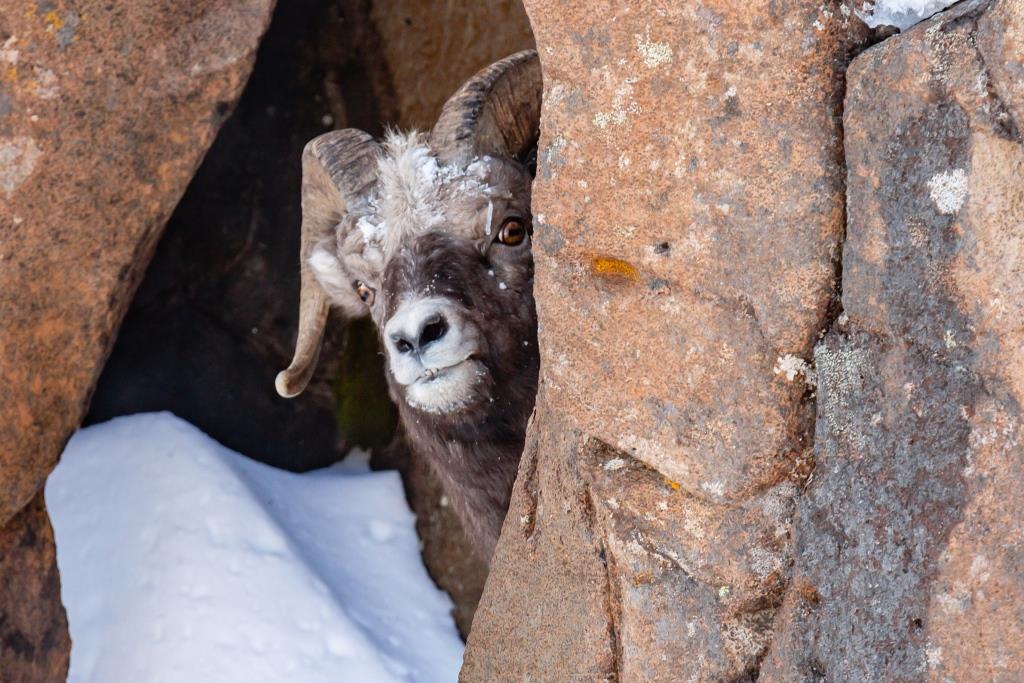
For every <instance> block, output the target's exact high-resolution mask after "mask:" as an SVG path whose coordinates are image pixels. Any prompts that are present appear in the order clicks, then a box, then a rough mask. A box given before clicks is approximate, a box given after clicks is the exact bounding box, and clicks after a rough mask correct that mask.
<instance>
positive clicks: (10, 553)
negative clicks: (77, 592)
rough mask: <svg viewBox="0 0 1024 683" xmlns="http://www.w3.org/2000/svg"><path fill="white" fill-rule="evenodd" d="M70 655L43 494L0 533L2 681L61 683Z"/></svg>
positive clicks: (50, 530) (51, 535)
mask: <svg viewBox="0 0 1024 683" xmlns="http://www.w3.org/2000/svg"><path fill="white" fill-rule="evenodd" d="M70 652H71V642H70V640H69V639H68V632H67V618H66V617H65V615H64V607H63V606H62V605H61V602H60V577H59V576H58V574H57V557H56V551H55V548H54V544H53V530H52V529H50V520H49V518H48V517H47V516H46V507H45V506H44V504H43V494H42V492H41V491H40V492H39V493H38V494H37V495H36V497H35V498H33V499H32V502H30V503H29V504H28V505H27V506H26V507H25V508H24V509H22V510H21V512H19V513H18V514H16V515H15V516H14V517H13V518H12V519H11V520H10V521H9V522H8V523H7V525H6V526H5V527H4V528H2V529H0V674H2V676H0V679H2V680H3V681H4V683H58V682H60V681H63V680H64V679H65V678H67V673H68V655H69V654H70Z"/></svg>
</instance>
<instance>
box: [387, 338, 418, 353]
mask: <svg viewBox="0 0 1024 683" xmlns="http://www.w3.org/2000/svg"><path fill="white" fill-rule="evenodd" d="M391 341H393V342H394V343H395V348H396V349H398V352H399V353H410V352H412V350H413V345H412V344H411V343H409V340H407V339H403V338H402V337H399V336H394V337H392V338H391Z"/></svg>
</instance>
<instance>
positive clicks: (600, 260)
mask: <svg viewBox="0 0 1024 683" xmlns="http://www.w3.org/2000/svg"><path fill="white" fill-rule="evenodd" d="M590 267H591V270H592V271H593V273H594V275H598V276H601V277H608V278H622V279H625V280H630V281H632V282H639V281H640V271H638V270H637V269H636V267H635V266H633V264H632V263H629V262H628V261H623V260H622V259H618V258H613V257H610V256H596V257H594V258H593V259H592V260H591V261H590Z"/></svg>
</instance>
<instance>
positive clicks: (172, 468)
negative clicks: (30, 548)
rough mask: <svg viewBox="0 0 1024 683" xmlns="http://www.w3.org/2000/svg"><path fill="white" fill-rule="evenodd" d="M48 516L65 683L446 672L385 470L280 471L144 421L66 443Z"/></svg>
mask: <svg viewBox="0 0 1024 683" xmlns="http://www.w3.org/2000/svg"><path fill="white" fill-rule="evenodd" d="M46 504H47V507H48V508H49V511H50V516H51V519H52V521H53V527H54V532H55V534H56V538H57V564H58V566H59V568H60V573H61V584H62V586H61V592H62V597H63V600H64V604H65V606H66V607H67V612H68V621H69V624H70V629H71V638H72V642H73V645H72V650H71V671H70V673H69V676H68V681H69V683H92V682H95V681H103V682H104V683H122V682H124V683H129V682H131V683H135V682H138V681H161V682H163V683H176V682H179V681H180V682H181V683H186V682H187V683H195V682H196V681H217V682H218V683H234V682H238V683H242V682H245V683H253V682H258V681H268V682H269V681H302V682H303V683H319V682H321V681H322V682H324V683H326V682H328V681H360V682H361V683H378V682H382V683H391V682H396V683H397V682H403V683H405V682H410V683H411V682H422V683H427V682H433V681H455V680H456V678H457V676H458V671H459V667H460V665H461V660H462V649H463V646H462V643H461V641H460V640H459V636H458V633H457V632H456V630H455V626H454V624H453V623H452V618H451V616H450V610H451V603H450V601H449V600H448V598H447V597H446V596H445V595H444V594H443V593H441V592H440V591H439V590H438V589H437V588H436V587H434V585H433V584H432V583H431V581H430V578H429V577H428V575H427V573H426V571H425V570H424V568H423V565H422V562H421V559H420V555H419V550H418V539H417V537H416V532H415V529H414V526H413V522H414V517H413V515H412V513H411V512H410V511H409V509H408V507H407V506H406V502H405V497H404V495H403V492H402V484H401V481H400V480H399V478H398V475H397V474H396V473H395V472H370V471H369V470H368V469H367V468H366V466H365V462H364V463H361V464H360V465H358V466H353V465H351V464H345V465H340V466H334V467H329V468H326V469H323V470H319V471H315V472H309V473H306V474H293V473H290V472H284V471H281V470H277V469H274V468H271V467H268V466H266V465H262V464H260V463H257V462H254V461H251V460H248V459H246V458H244V457H243V456H241V455H239V454H237V453H234V452H232V451H230V450H228V449H226V448H224V447H223V446H221V445H219V444H217V443H216V442H214V441H213V440H212V439H210V438H209V437H207V436H206V435H204V434H203V433H201V432H200V431H199V430H197V429H196V428H195V427H193V426H191V425H189V424H188V423H186V422H183V421H182V420H180V419H178V418H176V417H174V416H172V415H170V414H167V413H154V414H143V415H135V416H131V417H124V418H118V419H116V420H113V421H111V422H108V423H105V424H102V425H97V426H93V427H89V428H88V429H84V430H82V431H80V432H79V433H78V434H76V435H75V436H74V438H72V439H71V441H70V442H69V443H68V446H67V449H66V450H65V452H64V455H63V456H62V458H61V461H60V464H59V465H58V466H57V469H56V470H55V471H54V473H53V474H52V475H51V477H50V479H49V480H48V482H47V485H46Z"/></svg>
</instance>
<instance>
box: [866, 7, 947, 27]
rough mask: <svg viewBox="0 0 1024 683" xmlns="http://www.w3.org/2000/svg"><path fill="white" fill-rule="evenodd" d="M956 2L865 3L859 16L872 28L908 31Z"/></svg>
mask: <svg viewBox="0 0 1024 683" xmlns="http://www.w3.org/2000/svg"><path fill="white" fill-rule="evenodd" d="M955 2H957V0H878V1H877V2H874V3H871V2H865V3H864V4H863V6H862V9H861V10H859V11H858V12H857V16H859V17H860V18H861V20H862V21H863V22H864V23H865V24H867V25H868V26H870V27H871V28H875V27H877V26H895V27H897V28H898V29H899V30H901V31H906V30H907V29H908V28H910V27H911V26H913V25H914V24H916V23H918V22H921V21H924V20H925V19H927V18H928V17H930V16H932V15H933V14H936V13H938V12H941V11H942V10H944V9H946V8H947V7H949V6H950V5H952V4H953V3H955Z"/></svg>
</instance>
